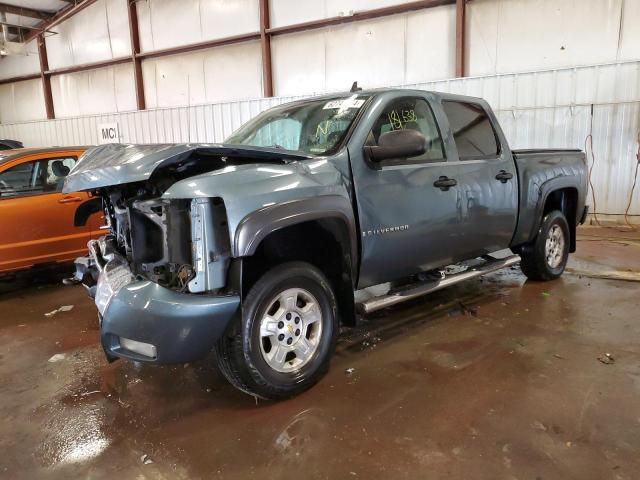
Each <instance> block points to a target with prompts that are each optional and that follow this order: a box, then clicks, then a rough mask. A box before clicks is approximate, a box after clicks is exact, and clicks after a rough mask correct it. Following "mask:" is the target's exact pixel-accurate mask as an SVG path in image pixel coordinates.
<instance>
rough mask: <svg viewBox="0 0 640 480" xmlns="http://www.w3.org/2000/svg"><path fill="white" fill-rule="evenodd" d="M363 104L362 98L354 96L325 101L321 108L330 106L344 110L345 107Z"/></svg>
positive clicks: (355, 106) (326, 108) (328, 108)
mask: <svg viewBox="0 0 640 480" xmlns="http://www.w3.org/2000/svg"><path fill="white" fill-rule="evenodd" d="M363 104H364V99H363V98H361V99H355V98H351V97H350V98H345V99H340V100H331V101H330V102H327V103H326V104H325V105H324V107H322V109H323V110H330V109H332V108H339V109H341V110H346V109H347V108H360V107H361V106H362V105H363Z"/></svg>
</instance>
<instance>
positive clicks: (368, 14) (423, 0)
mask: <svg viewBox="0 0 640 480" xmlns="http://www.w3.org/2000/svg"><path fill="white" fill-rule="evenodd" d="M454 3H456V0H420V1H417V2H409V3H401V4H398V5H393V6H391V7H383V8H374V9H371V10H360V11H357V12H353V15H345V16H342V17H329V18H323V19H321V20H312V21H310V22H302V23H297V24H294V25H286V26H284V27H276V28H269V29H267V33H270V34H271V35H283V34H286V33H297V32H304V31H307V30H314V29H317V28H323V27H330V26H332V25H342V24H344V23H352V22H359V21H361V20H371V19H374V18H380V17H388V16H389V15H398V14H400V13H407V12H412V11H415V10H422V9H425V8H433V7H440V6H442V5H453V4H454Z"/></svg>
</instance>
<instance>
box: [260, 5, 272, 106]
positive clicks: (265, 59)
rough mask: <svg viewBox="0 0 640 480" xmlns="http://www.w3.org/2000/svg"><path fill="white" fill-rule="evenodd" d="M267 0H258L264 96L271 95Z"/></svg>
mask: <svg viewBox="0 0 640 480" xmlns="http://www.w3.org/2000/svg"><path fill="white" fill-rule="evenodd" d="M269 25H270V23H269V0H260V44H261V46H262V90H263V94H264V96H265V97H273V72H272V70H271V35H270V34H269V33H268V32H267V29H268V28H269Z"/></svg>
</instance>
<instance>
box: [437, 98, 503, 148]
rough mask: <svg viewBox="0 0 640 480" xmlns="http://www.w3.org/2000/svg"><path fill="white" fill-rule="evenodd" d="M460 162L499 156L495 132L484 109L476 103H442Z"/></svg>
mask: <svg viewBox="0 0 640 480" xmlns="http://www.w3.org/2000/svg"><path fill="white" fill-rule="evenodd" d="M442 108H443V109H444V112H445V113H446V115H447V117H448V118H449V125H450V127H451V132H452V133H453V139H454V140H455V142H456V147H457V148H458V157H459V158H460V160H472V159H479V158H489V157H491V158H495V157H497V156H498V155H499V154H500V150H499V145H498V141H497V138H496V133H495V130H494V129H493V125H492V124H491V120H490V119H489V117H488V115H487V112H486V111H485V109H484V108H483V107H482V106H481V105H478V104H476V103H469V102H458V101H449V100H447V101H443V102H442Z"/></svg>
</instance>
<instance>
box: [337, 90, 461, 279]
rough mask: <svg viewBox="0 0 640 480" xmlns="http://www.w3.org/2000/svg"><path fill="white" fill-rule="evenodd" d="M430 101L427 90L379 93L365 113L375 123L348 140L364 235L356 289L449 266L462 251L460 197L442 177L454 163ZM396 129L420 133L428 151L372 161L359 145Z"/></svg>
mask: <svg viewBox="0 0 640 480" xmlns="http://www.w3.org/2000/svg"><path fill="white" fill-rule="evenodd" d="M432 102H433V97H432V95H430V94H429V93H426V92H425V93H424V95H423V96H415V95H411V96H406V94H405V95H404V96H403V94H402V93H396V94H391V95H390V94H388V95H386V96H383V97H381V98H380V99H379V100H378V101H377V103H375V104H374V105H372V106H371V109H372V110H371V112H370V113H368V117H369V118H374V119H375V120H374V121H373V122H371V123H370V124H371V125H373V127H372V128H370V129H369V131H368V132H358V134H356V135H354V138H353V139H352V142H351V144H352V145H353V146H350V149H349V155H350V159H351V167H352V169H353V181H354V187H355V193H356V198H357V205H358V217H359V223H360V230H361V231H360V235H361V239H362V243H361V245H362V257H361V258H362V262H361V268H360V277H359V288H364V287H367V286H370V285H375V284H378V283H383V282H387V281H390V280H394V279H399V278H402V277H405V276H407V275H410V274H413V273H417V272H419V271H424V270H430V269H433V268H436V267H439V266H443V265H447V264H450V263H452V262H453V261H454V259H456V257H458V256H459V254H460V251H459V248H460V242H459V241H458V240H457V239H456V237H457V236H459V226H460V218H459V214H458V212H459V209H460V201H461V198H460V196H459V192H458V191H457V189H456V188H455V187H447V186H446V184H447V182H442V181H441V180H442V179H443V178H445V179H446V178H455V177H456V172H457V169H458V166H457V164H456V162H448V161H447V156H448V152H447V148H446V147H445V144H446V142H443V139H442V137H441V134H440V131H439V128H438V123H437V122H436V119H435V116H434V109H433V103H432ZM438 113H441V112H438ZM398 129H412V130H418V131H419V132H420V133H422V135H424V137H425V138H426V139H427V144H428V148H427V151H426V152H425V153H424V154H423V155H421V156H419V157H413V158H398V159H392V160H390V161H389V160H386V161H384V162H383V163H382V164H376V165H373V164H371V163H370V162H369V161H368V160H367V158H365V155H364V153H363V147H364V146H365V145H377V142H378V139H379V138H380V135H382V134H383V133H385V132H388V131H391V130H398ZM358 135H359V136H358ZM438 182H439V183H438ZM436 184H440V185H441V186H436Z"/></svg>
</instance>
